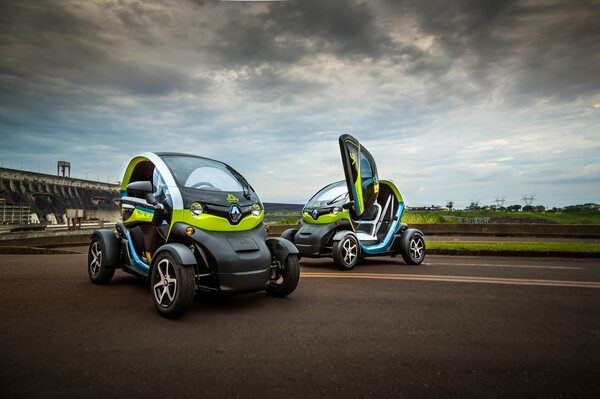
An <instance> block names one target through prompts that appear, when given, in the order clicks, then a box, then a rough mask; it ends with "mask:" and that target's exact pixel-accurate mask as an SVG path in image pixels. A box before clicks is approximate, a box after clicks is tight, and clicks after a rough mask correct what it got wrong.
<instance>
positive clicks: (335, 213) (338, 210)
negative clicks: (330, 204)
mask: <svg viewBox="0 0 600 399" xmlns="http://www.w3.org/2000/svg"><path fill="white" fill-rule="evenodd" d="M331 213H333V214H334V215H337V214H338V213H340V208H338V207H337V206H336V207H335V208H333V209H332V210H331Z"/></svg>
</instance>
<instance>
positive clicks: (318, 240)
mask: <svg viewBox="0 0 600 399" xmlns="http://www.w3.org/2000/svg"><path fill="white" fill-rule="evenodd" d="M339 145H340V151H341V156H342V164H343V168H344V175H345V177H346V179H345V180H342V181H338V182H335V183H331V184H329V185H327V186H325V187H324V188H322V189H321V190H319V192H317V193H316V194H315V195H314V196H313V197H312V198H311V199H310V200H309V201H308V202H307V203H306V205H305V206H304V209H303V210H302V220H301V221H300V224H299V226H298V228H297V229H289V230H286V231H285V232H284V233H283V234H282V237H284V238H286V239H288V240H290V241H292V242H293V243H294V244H295V245H296V248H298V251H299V255H300V256H305V257H310V258H318V257H333V260H334V262H335V264H336V266H337V267H338V268H339V269H341V270H350V269H352V268H354V266H355V265H356V262H357V261H358V260H359V259H361V258H364V257H367V256H390V255H391V256H396V255H398V254H400V255H402V258H403V259H404V261H405V262H406V263H408V264H411V265H418V264H420V263H421V262H423V260H424V259H425V238H424V236H423V233H422V232H420V231H419V230H416V229H410V228H408V226H407V225H406V224H405V223H402V214H403V213H404V199H403V198H402V195H401V194H400V191H399V190H398V188H397V187H396V185H395V184H394V183H393V182H392V181H391V180H379V176H378V174H377V166H376V164H375V160H374V158H373V156H372V155H371V153H370V152H369V151H368V150H367V149H366V148H365V147H363V146H361V144H360V143H359V142H358V140H356V139H355V138H354V137H352V136H350V135H347V134H346V135H342V136H340V138H339Z"/></svg>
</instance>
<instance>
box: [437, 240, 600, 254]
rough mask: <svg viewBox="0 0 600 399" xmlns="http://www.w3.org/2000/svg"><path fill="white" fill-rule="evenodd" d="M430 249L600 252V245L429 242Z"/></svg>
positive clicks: (575, 243) (577, 243) (572, 243)
mask: <svg viewBox="0 0 600 399" xmlns="http://www.w3.org/2000/svg"><path fill="white" fill-rule="evenodd" d="M427 248H428V249H456V250H475V251H480V250H488V251H549V252H552V251H566V252H600V244H595V243H579V242H444V241H429V242H427Z"/></svg>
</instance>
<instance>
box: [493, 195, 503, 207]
mask: <svg viewBox="0 0 600 399" xmlns="http://www.w3.org/2000/svg"><path fill="white" fill-rule="evenodd" d="M494 202H495V203H496V206H497V207H498V208H499V207H501V206H504V203H505V202H506V197H496V199H495V200H494Z"/></svg>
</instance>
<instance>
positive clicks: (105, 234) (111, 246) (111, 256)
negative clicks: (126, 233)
mask: <svg viewBox="0 0 600 399" xmlns="http://www.w3.org/2000/svg"><path fill="white" fill-rule="evenodd" d="M94 237H98V239H100V240H101V241H102V244H104V245H103V247H104V252H103V253H102V256H103V257H104V259H105V262H106V267H109V268H111V269H116V268H117V267H119V254H120V252H121V251H120V250H119V239H118V238H117V236H116V235H115V233H114V231H112V230H110V229H100V230H96V231H94V234H92V238H94Z"/></svg>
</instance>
